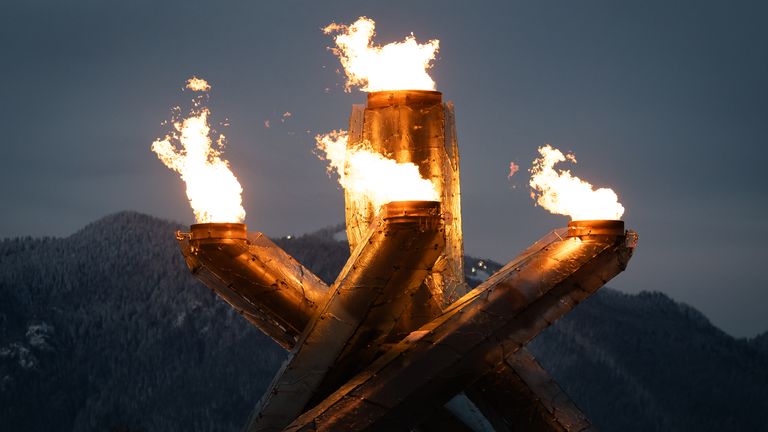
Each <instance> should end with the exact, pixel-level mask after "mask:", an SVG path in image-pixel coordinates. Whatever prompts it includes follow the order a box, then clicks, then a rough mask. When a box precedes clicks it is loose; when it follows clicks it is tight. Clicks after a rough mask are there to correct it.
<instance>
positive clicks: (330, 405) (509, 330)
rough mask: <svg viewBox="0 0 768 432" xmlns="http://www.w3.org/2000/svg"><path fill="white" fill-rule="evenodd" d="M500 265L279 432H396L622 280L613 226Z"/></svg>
mask: <svg viewBox="0 0 768 432" xmlns="http://www.w3.org/2000/svg"><path fill="white" fill-rule="evenodd" d="M553 234H554V237H556V238H554V239H553V238H552V236H549V237H548V238H546V239H543V241H541V242H538V243H537V244H536V245H534V246H533V247H532V248H530V249H529V250H528V251H526V252H525V253H524V254H523V255H522V256H521V257H520V258H519V259H516V260H514V261H513V262H511V263H509V264H507V265H506V266H505V267H504V268H502V269H501V270H500V271H499V272H497V273H496V274H495V275H494V276H492V277H491V278H490V279H488V280H487V281H486V282H485V283H483V284H481V285H480V286H479V287H477V288H476V289H475V290H473V291H472V292H470V293H469V294H467V295H466V296H464V297H463V298H462V299H460V300H458V301H457V302H456V304H455V305H454V306H452V307H451V308H449V309H448V310H447V311H446V313H444V314H443V315H442V316H440V317H439V318H437V319H435V320H433V321H432V322H431V323H429V324H427V325H425V326H423V327H422V328H420V329H419V330H417V331H415V332H413V333H412V334H411V335H410V336H409V337H408V338H406V339H405V340H404V341H402V342H401V343H399V344H398V345H396V346H395V347H393V348H392V349H390V350H389V351H388V352H387V353H386V354H384V355H383V356H381V357H380V358H379V359H378V360H376V361H375V362H374V363H373V364H372V365H371V366H370V367H369V368H367V369H366V370H365V371H363V372H362V373H360V374H358V375H357V376H355V377H354V378H352V379H351V380H350V381H349V382H347V383H346V384H345V385H343V386H342V387H341V388H340V389H339V390H338V391H336V392H334V393H333V394H332V395H331V396H329V397H328V398H326V399H325V400H324V401H323V402H321V403H320V404H319V405H318V406H316V407H314V408H312V409H311V410H309V411H307V412H306V413H304V414H302V415H301V416H300V417H299V418H297V419H296V420H295V421H294V422H293V423H292V424H291V425H290V426H289V427H288V428H286V430H318V431H322V430H347V431H357V430H364V429H365V430H396V429H401V428H407V427H411V426H413V425H417V424H419V423H420V422H421V420H423V419H424V418H425V416H426V415H428V413H429V412H431V411H432V410H434V409H436V408H438V407H439V406H441V405H442V404H444V403H445V402H446V400H447V398H450V397H451V396H452V395H454V394H456V393H458V392H460V391H461V390H463V389H464V388H466V387H468V386H469V385H471V384H472V383H473V382H475V381H476V380H477V379H479V378H480V377H482V376H483V375H484V374H485V373H487V372H488V371H490V370H493V369H495V368H497V367H498V366H499V365H501V363H502V362H504V360H505V358H506V357H507V356H509V355H510V354H512V353H514V352H516V351H518V350H519V349H520V348H521V347H522V346H523V345H524V344H526V343H527V342H528V341H530V339H532V338H533V337H535V336H536V335H537V334H538V333H539V332H541V331H542V330H543V329H545V328H546V327H548V326H549V325H550V324H551V323H553V322H554V321H555V320H556V319H557V318H559V317H560V316H562V315H563V314H565V313H566V312H568V311H570V310H571V309H572V308H573V307H574V306H575V305H576V304H577V303H578V302H580V301H582V300H584V299H585V298H586V297H588V296H589V295H590V294H592V293H593V292H595V291H596V290H597V289H599V288H600V287H601V286H603V285H604V284H605V283H606V282H607V281H608V280H610V279H611V278H613V277H614V276H616V275H617V274H618V273H620V272H621V271H623V270H624V268H625V267H626V264H627V262H628V260H629V258H630V257H631V254H632V251H633V246H634V242H632V243H631V244H628V242H627V236H626V235H625V234H624V226H623V223H622V222H620V221H591V223H589V224H588V225H581V226H579V225H578V224H577V225H574V224H573V223H572V224H571V229H570V230H569V231H568V232H565V231H561V232H555V233H553Z"/></svg>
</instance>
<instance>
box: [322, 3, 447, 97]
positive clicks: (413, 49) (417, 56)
mask: <svg viewBox="0 0 768 432" xmlns="http://www.w3.org/2000/svg"><path fill="white" fill-rule="evenodd" d="M375 26H376V23H375V22H374V21H373V20H372V19H370V18H366V17H360V18H358V20H357V21H356V22H355V23H354V24H352V25H350V26H346V25H343V24H336V23H332V24H329V25H328V26H327V27H325V28H324V29H323V32H324V33H325V34H331V33H339V34H337V35H336V36H335V37H334V41H335V42H336V46H337V48H334V49H332V51H333V53H334V54H336V55H337V56H338V57H339V60H341V64H342V66H344V72H345V73H346V75H347V86H346V90H347V91H349V90H350V88H351V87H352V86H360V87H361V90H362V91H365V92H375V91H382V90H434V89H435V82H434V81H433V80H432V78H431V77H430V76H429V74H428V73H427V69H429V68H430V67H431V65H430V63H431V62H432V60H434V59H435V55H436V54H437V50H438V49H439V45H440V41H438V40H436V39H433V40H431V41H429V42H427V43H425V44H420V43H418V42H416V38H415V37H414V36H413V34H411V35H410V36H407V37H406V38H405V40H404V41H402V42H393V43H390V44H388V45H384V46H379V45H374V44H373V41H372V39H373V36H374V35H375V32H374V28H375Z"/></svg>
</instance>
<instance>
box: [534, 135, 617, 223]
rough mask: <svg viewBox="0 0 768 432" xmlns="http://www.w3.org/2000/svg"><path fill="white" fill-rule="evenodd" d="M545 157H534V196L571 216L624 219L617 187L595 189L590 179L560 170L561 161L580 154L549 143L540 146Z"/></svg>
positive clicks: (551, 209) (544, 205) (540, 151)
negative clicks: (559, 148) (564, 153)
mask: <svg viewBox="0 0 768 432" xmlns="http://www.w3.org/2000/svg"><path fill="white" fill-rule="evenodd" d="M539 154H540V155H541V157H539V158H537V159H535V160H534V161H533V167H532V168H531V170H530V171H531V181H530V186H531V188H533V189H534V191H535V192H531V198H534V199H535V200H536V203H537V204H539V205H540V206H542V207H544V208H545V209H547V210H549V211H550V212H551V213H554V214H562V215H566V216H570V217H571V220H594V219H621V216H622V215H623V214H624V207H623V206H622V205H621V204H620V203H619V198H618V196H616V192H614V191H613V189H608V188H600V189H597V190H595V189H593V187H592V185H591V184H589V183H588V182H586V181H584V180H581V179H580V178H578V177H575V176H573V175H571V172H570V171H568V170H556V169H555V168H554V166H555V165H556V164H557V163H559V162H565V160H566V159H567V160H569V161H571V162H573V163H576V158H575V157H574V156H573V155H572V154H569V155H563V153H562V152H561V151H560V150H558V149H556V148H554V147H552V146H551V145H549V144H547V145H545V146H544V147H539Z"/></svg>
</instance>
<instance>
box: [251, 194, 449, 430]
mask: <svg viewBox="0 0 768 432" xmlns="http://www.w3.org/2000/svg"><path fill="white" fill-rule="evenodd" d="M443 245H444V232H443V224H442V220H441V216H440V203H438V202H431V201H409V202H394V203H389V204H386V205H385V206H384V207H383V209H382V210H381V212H380V214H379V217H378V219H377V221H376V222H374V224H373V225H372V226H371V228H370V229H369V232H368V234H367V235H366V236H365V237H364V238H363V239H362V240H361V241H360V242H359V243H358V246H357V248H356V249H355V251H354V253H353V254H352V256H351V257H350V258H349V261H347V264H346V265H345V267H344V269H343V270H342V271H341V274H340V275H339V277H338V279H337V280H336V282H335V283H334V284H333V286H332V287H331V294H330V295H329V297H328V299H327V301H326V303H325V305H324V306H323V307H322V309H321V310H320V313H319V314H318V315H317V316H316V317H315V318H314V319H313V320H312V322H311V323H310V324H309V326H307V329H306V330H305V331H304V333H303V334H302V336H301V338H300V340H299V343H298V344H297V346H296V348H295V350H294V351H293V352H292V353H291V356H290V357H289V358H288V360H287V361H286V363H285V364H284V365H283V368H282V369H281V371H280V372H279V373H278V375H277V377H276V378H275V380H274V381H273V383H272V385H271V387H270V389H269V390H268V391H267V393H266V394H265V395H264V397H263V398H262V400H261V402H260V404H259V406H258V407H257V408H256V410H255V412H254V415H253V416H252V418H251V420H250V422H249V426H248V427H247V428H246V430H249V431H275V430H281V429H282V428H283V427H285V426H286V425H287V424H288V423H290V422H291V421H292V420H293V419H294V418H296V417H297V416H298V415H299V414H301V412H303V411H304V410H305V409H306V408H307V403H308V402H309V401H310V400H311V398H312V396H313V395H314V394H315V393H316V392H317V391H318V387H319V385H320V384H321V382H322V381H323V379H324V378H325V376H326V374H327V372H328V371H329V370H330V369H331V367H332V366H333V365H334V364H335V363H337V361H338V360H339V358H340V356H341V355H342V353H345V352H349V353H356V352H357V350H358V348H359V347H361V346H364V345H369V344H375V343H378V341H379V340H380V339H381V338H382V337H383V336H385V335H386V334H387V333H389V331H390V329H391V328H392V327H393V326H394V325H395V324H396V322H397V320H398V318H399V317H400V316H401V315H402V312H403V309H404V308H405V307H407V305H408V304H409V303H410V297H411V295H412V294H413V293H414V292H415V290H416V289H418V287H419V286H421V284H422V282H423V281H424V279H425V278H426V277H427V274H428V273H429V272H430V271H431V269H432V266H433V265H434V263H435V261H436V260H437V258H438V256H439V255H440V253H441V251H442V249H443ZM356 366H357V365H355V367H356Z"/></svg>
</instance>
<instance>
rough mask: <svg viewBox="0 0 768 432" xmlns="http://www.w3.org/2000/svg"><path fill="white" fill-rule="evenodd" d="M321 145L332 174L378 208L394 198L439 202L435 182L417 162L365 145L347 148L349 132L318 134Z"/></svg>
mask: <svg viewBox="0 0 768 432" xmlns="http://www.w3.org/2000/svg"><path fill="white" fill-rule="evenodd" d="M315 139H316V140H317V148H318V149H319V150H321V151H322V152H324V156H321V159H326V160H328V173H329V174H330V173H331V172H332V171H335V172H336V173H337V174H338V176H339V183H340V184H341V186H342V187H343V188H344V190H345V191H347V192H348V193H351V194H353V195H355V197H356V198H363V197H364V198H367V199H368V200H370V201H371V203H372V204H373V206H374V208H377V209H378V208H380V207H381V206H382V205H384V204H386V203H389V202H392V201H411V200H413V201H439V200H440V196H439V195H438V193H437V190H436V189H435V186H434V184H432V182H431V181H429V180H427V179H424V178H423V177H422V176H421V174H420V173H419V167H417V166H416V165H415V164H413V163H410V162H408V163H398V162H396V161H394V160H392V159H388V158H386V157H384V155H382V154H380V153H377V152H374V151H371V150H370V149H367V148H365V146H361V147H358V148H353V149H350V148H347V132H346V131H333V132H331V133H328V134H325V135H317V136H316V137H315Z"/></svg>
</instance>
